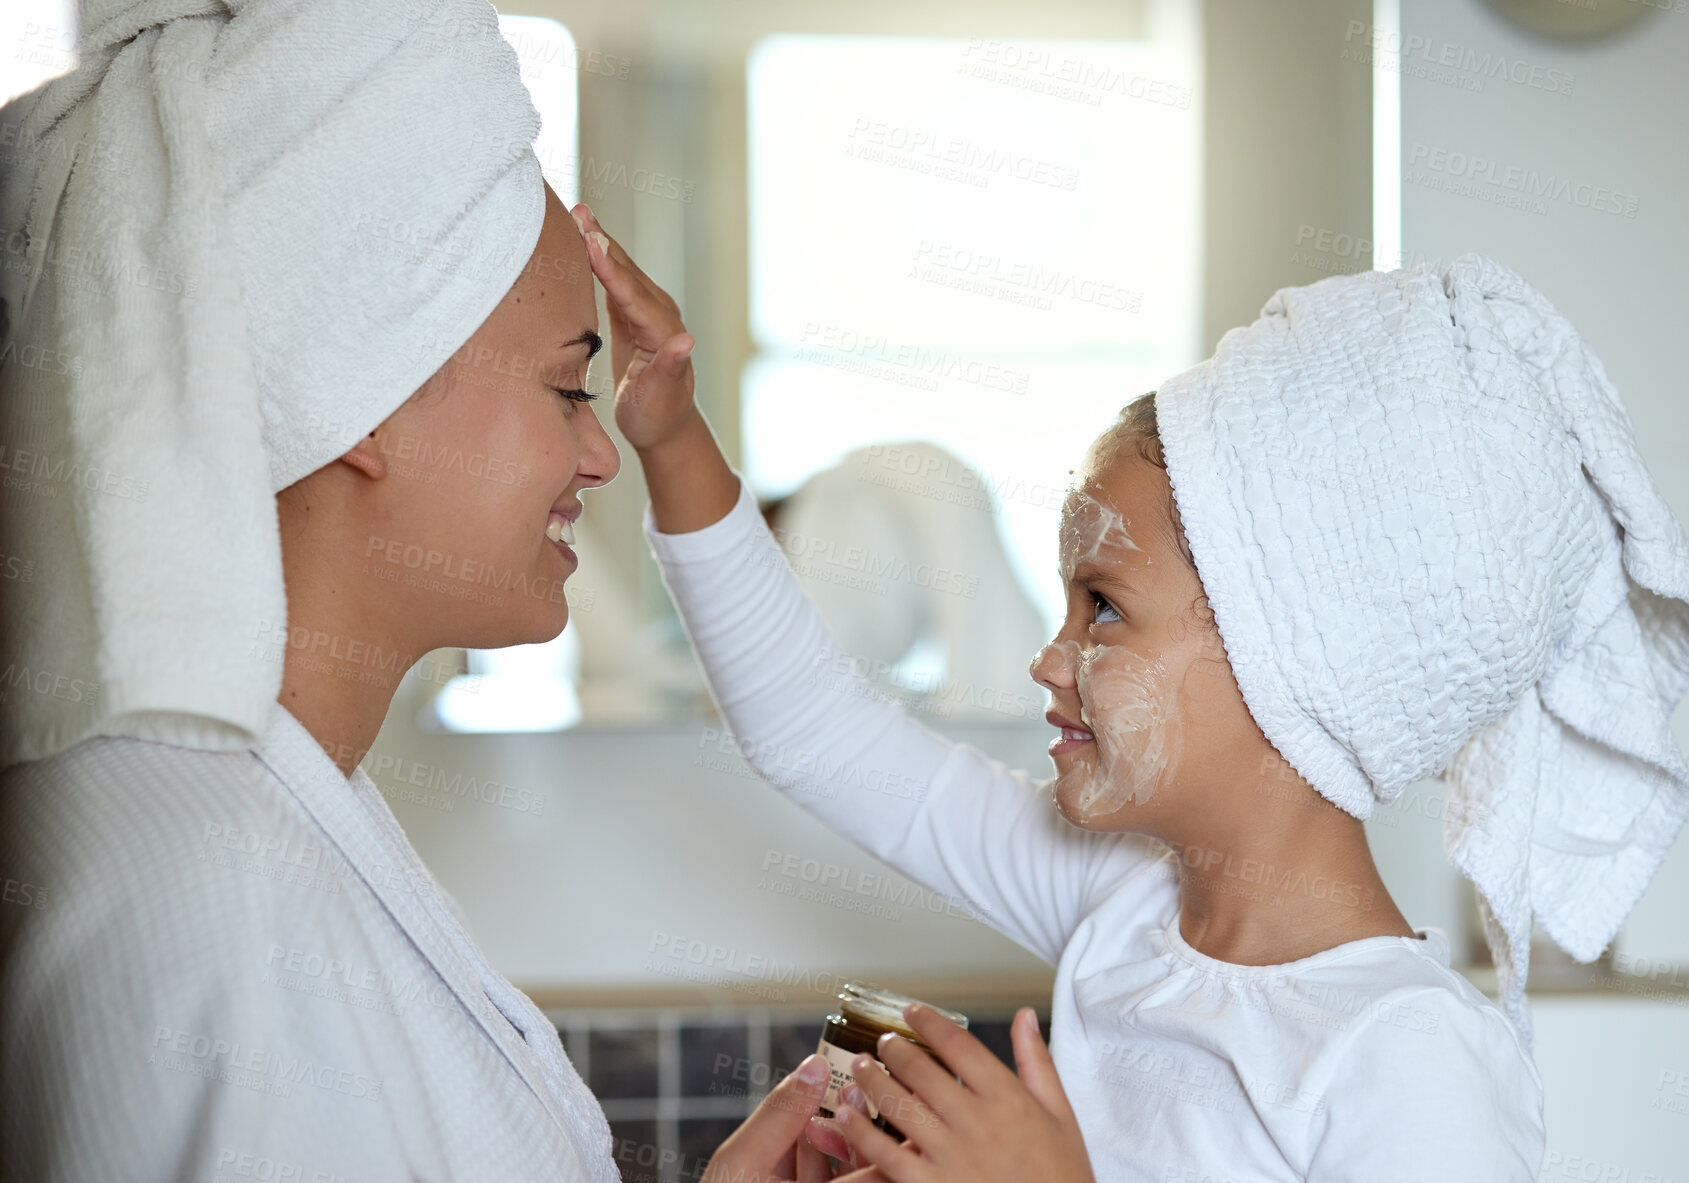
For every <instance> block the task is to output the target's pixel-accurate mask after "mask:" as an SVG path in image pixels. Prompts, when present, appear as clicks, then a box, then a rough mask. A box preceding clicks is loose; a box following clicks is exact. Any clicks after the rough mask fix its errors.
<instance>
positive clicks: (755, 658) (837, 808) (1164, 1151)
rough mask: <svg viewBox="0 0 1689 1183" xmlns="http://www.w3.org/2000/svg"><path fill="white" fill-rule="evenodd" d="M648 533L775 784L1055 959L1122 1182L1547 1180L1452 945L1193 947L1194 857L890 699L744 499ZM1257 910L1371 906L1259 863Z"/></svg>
mask: <svg viewBox="0 0 1689 1183" xmlns="http://www.w3.org/2000/svg"><path fill="white" fill-rule="evenodd" d="M645 529H646V534H647V537H648V539H649V541H650V543H651V547H652V550H653V552H654V553H655V555H656V558H657V560H658V562H659V564H660V565H661V568H662V574H663V579H664V581H665V582H666V584H667V585H668V588H669V591H670V594H671V595H672V596H673V597H674V600H675V603H676V604H677V606H678V607H679V609H680V612H681V615H682V617H683V619H684V621H685V624H686V628H687V631H688V633H689V635H690V637H691V639H692V644H693V647H694V649H695V651H696V653H697V655H698V658H699V660H700V662H701V663H702V665H703V668H704V671H705V673H706V675H707V677H708V679H709V682H710V686H711V690H712V692H713V694H714V695H715V699H716V702H717V704H718V705H719V707H720V708H721V711H722V715H723V717H724V719H725V721H726V722H727V724H728V726H729V727H730V728H731V729H732V730H733V732H734V735H735V737H736V740H737V743H738V746H739V749H740V751H741V752H742V753H743V755H744V756H745V758H746V759H747V760H748V761H749V762H750V763H751V764H752V766H753V767H754V768H756V770H757V771H758V772H759V773H760V774H761V775H762V776H764V777H765V778H766V779H767V780H768V781H769V782H770V783H772V784H774V785H775V786H777V787H778V788H780V789H781V790H783V791H784V792H786V793H787V794H788V795H790V796H791V797H792V799H793V800H795V801H797V802H798V803H800V804H802V805H803V806H804V807H805V808H806V809H808V810H809V811H811V812H812V813H814V814H815V815H817V816H818V817H819V818H821V819H822V820H823V821H825V822H826V823H827V824H828V825H829V826H831V827H832V828H833V829H835V830H837V831H838V832H840V833H842V834H844V835H846V836H847V837H849V838H851V839H852V840H854V841H855V842H857V843H858V844H860V845H861V846H862V847H863V848H865V849H866V850H868V851H869V852H871V853H872V854H874V855H875V856H877V857H878V858H880V859H882V860H884V861H885V862H887V863H888V864H890V865H891V866H893V867H895V868H897V869H898V870H899V871H901V872H902V873H903V874H905V875H907V876H908V877H910V878H911V879H914V880H917V881H919V882H921V883H923V884H924V885H925V886H927V887H928V888H930V889H931V890H933V891H934V892H939V893H943V894H945V895H947V896H950V897H953V898H956V899H958V900H960V901H964V902H965V905H966V908H967V909H971V912H972V914H975V915H978V916H980V917H982V918H983V919H984V920H985V922H987V923H989V924H990V925H991V926H992V927H994V928H996V929H997V930H998V931H1000V932H1002V933H1003V934H1004V935H1006V936H1008V937H1009V938H1010V939H1012V940H1014V941H1015V942H1017V943H1018V944H1020V945H1022V946H1024V947H1025V948H1027V949H1029V950H1031V951H1032V952H1033V953H1035V954H1037V955H1038V956H1039V957H1041V958H1043V959H1044V960H1045V961H1046V962H1049V963H1051V964H1053V965H1054V966H1056V984H1055V993H1054V997H1053V998H1052V1000H1051V1022H1050V1050H1051V1053H1052V1055H1053V1056H1054V1059H1055V1063H1056V1066H1057V1068H1058V1070H1059V1071H1060V1074H1061V1079H1062V1083H1063V1085H1064V1087H1065V1088H1066V1090H1067V1095H1068V1097H1069V1099H1070V1100H1071V1102H1072V1104H1073V1107H1074V1110H1075V1112H1076V1114H1077V1116H1078V1119H1079V1124H1080V1126H1081V1128H1082V1130H1083V1132H1084V1135H1085V1144H1086V1147H1087V1149H1088V1151H1089V1153H1090V1156H1091V1162H1092V1164H1093V1166H1094V1169H1095V1173H1096V1177H1097V1179H1098V1180H1099V1181H1106V1183H1126V1181H1128V1180H1130V1181H1134V1183H1136V1181H1139V1180H1143V1181H1151V1180H1153V1181H1156V1183H1268V1181H1271V1183H1287V1181H1290V1180H1316V1181H1321V1183H1396V1181H1400V1183H1408V1181H1410V1180H1411V1181H1414V1183H1422V1181H1426V1180H1436V1181H1437V1183H1467V1181H1470V1183H1513V1181H1515V1180H1517V1181H1518V1183H1529V1181H1532V1180H1535V1179H1536V1178H1537V1172H1538V1169H1539V1166H1540V1164H1541V1161H1542V1155H1543V1149H1544V1139H1545V1135H1544V1128H1543V1116H1542V1114H1543V1102H1542V1082H1541V1078H1540V1077H1539V1076H1538V1074H1537V1070H1536V1066H1535V1065H1534V1064H1533V1063H1532V1061H1531V1057H1530V1054H1529V1053H1528V1051H1527V1050H1526V1049H1525V1048H1524V1047H1523V1046H1522V1045H1521V1044H1520V1041H1519V1039H1518V1036H1517V1035H1516V1034H1515V1032H1514V1029H1513V1027H1512V1025H1511V1024H1509V1023H1508V1022H1507V1020H1506V1018H1505V1017H1504V1016H1503V1015H1502V1013H1501V1011H1500V1010H1499V1009H1498V1008H1497V1007H1496V1006H1495V1005H1494V1004H1493V1003H1491V1002H1490V1001H1489V1000H1487V999H1486V998H1485V997H1484V996H1483V994H1482V993H1480V992H1479V991H1478V990H1477V989H1476V988H1475V987H1474V986H1472V984H1471V983H1469V982H1468V981H1467V980H1466V979H1465V978H1463V977H1462V976H1461V975H1460V974H1458V973H1456V972H1455V971H1454V970H1453V969H1451V968H1450V965H1449V950H1448V940H1447V937H1446V935H1445V934H1444V933H1443V932H1442V931H1441V930H1438V929H1435V928H1430V929H1425V930H1421V936H1422V939H1415V938H1409V937H1390V936H1382V937H1370V938H1367V939H1364V940H1358V941H1351V942H1348V943H1346V944H1342V945H1339V946H1337V947H1335V948H1331V949H1327V950H1325V951H1323V952H1320V953H1316V954H1314V955H1313V956H1311V957H1305V958H1302V959H1300V960H1298V961H1292V962H1287V963H1285V964H1281V965H1265V966H1244V965H1234V964H1230V963H1226V962H1221V961H1217V960H1215V959H1213V958H1211V957H1207V956H1205V955H1203V954H1202V953H1200V952H1198V951H1197V950H1195V949H1193V948H1192V947H1191V946H1190V945H1189V944H1187V943H1186V941H1185V940H1184V939H1183V937H1182V936H1181V935H1180V933H1179V924H1178V917H1179V891H1178V884H1177V874H1176V856H1175V855H1174V854H1173V853H1172V852H1171V851H1170V850H1169V849H1168V848H1167V847H1166V846H1165V845H1163V844H1160V843H1158V842H1155V841H1154V840H1152V839H1148V838H1144V837H1142V836H1138V835H1131V834H1099V833H1092V832H1088V831H1084V830H1081V829H1079V828H1077V827H1074V826H1072V825H1070V824H1069V823H1068V822H1067V821H1066V820H1065V819H1064V818H1062V817H1061V815H1060V814H1059V813H1058V812H1057V811H1056V809H1055V806H1054V804H1053V802H1052V801H1051V799H1050V795H1049V792H1048V790H1047V788H1046V787H1045V786H1044V785H1042V784H1040V783H1038V782H1037V781H1035V780H1034V779H1033V778H1032V777H1030V776H1029V775H1028V774H1027V773H1025V772H1021V771H1015V770H1011V769H1009V768H1007V767H1006V766H1004V764H1003V763H1002V762H1000V761H997V760H994V759H991V758H989V757H987V756H986V755H985V754H984V753H982V752H980V751H979V750H978V749H976V748H974V747H972V746H970V745H968V744H964V743H957V742H954V741H952V740H949V739H947V738H945V737H943V736H941V735H939V734H937V733H936V732H934V731H932V730H931V729H929V728H927V727H925V726H923V725H922V724H921V723H919V722H918V721H916V720H915V719H913V718H912V717H910V715H909V714H908V713H906V712H905V711H904V709H903V708H901V707H899V706H897V705H895V704H892V703H889V702H886V701H885V700H883V699H881V698H880V697H878V696H877V695H876V694H875V693H874V691H873V690H872V689H871V688H870V687H869V685H868V684H867V683H866V682H865V681H864V680H863V679H862V678H860V677H858V676H857V675H856V674H854V673H853V672H852V661H851V657H850V655H848V654H844V653H840V652H838V651H837V650H836V649H835V648H834V646H833V645H832V642H831V638H830V636H829V633H828V630H827V628H826V625H825V624H824V623H823V621H822V620H821V618H820V616H819V614H818V613H817V612H816V610H815V608H814V606H813V605H812V604H811V603H810V602H809V601H808V599H807V598H806V597H805V596H804V595H803V592H802V590H801V588H800V586H799V584H798V582H797V580H796V579H795V577H794V576H793V575H792V572H791V570H790V568H789V566H788V564H787V561H786V557H785V555H784V553H783V552H782V551H781V549H780V547H779V545H778V544H777V543H776V542H775V540H774V538H773V535H772V534H771V533H770V531H769V530H768V528H767V526H766V525H765V523H764V521H763V519H762V516H761V514H760V512H759V511H758V508H757V505H756V502H755V499H754V498H753V497H752V496H751V494H750V492H749V490H748V489H747V488H746V487H745V486H744V483H743V482H742V481H741V484H740V495H739V500H738V503H737V504H736V505H735V506H734V508H733V509H732V511H730V512H729V513H728V514H727V516H726V517H724V518H723V519H721V520H720V521H718V522H716V523H714V524H713V525H710V526H708V527H706V528H704V529H702V530H697V531H694V532H691V533H686V534H663V533H660V532H658V531H657V530H656V528H655V525H654V523H653V521H652V518H651V515H650V510H649V508H647V510H646V516H645ZM1208 874H1209V875H1210V876H1212V877H1217V878H1219V879H1221V880H1222V881H1224V880H1226V879H1230V880H1232V881H1233V883H1234V885H1235V889H1236V890H1238V891H1240V892H1245V891H1250V890H1256V889H1259V888H1260V887H1262V886H1265V885H1267V884H1271V885H1272V886H1273V887H1274V888H1275V890H1277V891H1280V892H1283V891H1292V892H1295V891H1305V892H1308V893H1310V894H1314V895H1316V896H1317V895H1318V894H1319V893H1322V892H1324V893H1329V892H1332V891H1338V890H1348V888H1346V887H1345V886H1344V885H1340V884H1335V883H1331V882H1329V881H1324V880H1322V879H1320V878H1318V877H1315V878H1313V879H1309V878H1308V877H1307V875H1306V873H1305V872H1300V871H1298V870H1296V869H1295V868H1275V867H1271V866H1268V865H1263V864H1260V863H1255V862H1253V861H1245V862H1239V863H1237V864H1235V865H1232V864H1230V863H1228V864H1226V865H1224V866H1216V867H1210V868H1208Z"/></svg>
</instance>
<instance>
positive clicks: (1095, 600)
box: [1091, 592, 1125, 624]
mask: <svg viewBox="0 0 1689 1183" xmlns="http://www.w3.org/2000/svg"><path fill="white" fill-rule="evenodd" d="M1091 604H1092V606H1093V607H1096V608H1106V609H1108V610H1109V611H1110V612H1112V613H1114V619H1115V620H1124V619H1125V617H1123V616H1122V615H1121V614H1120V609H1118V608H1116V607H1115V606H1114V605H1113V604H1111V603H1109V602H1108V600H1107V599H1105V598H1104V597H1103V596H1101V595H1099V594H1098V593H1096V592H1092V593H1091ZM1091 623H1093V624H1113V623H1114V621H1112V620H1105V621H1099V620H1095V619H1093V620H1092V622H1091Z"/></svg>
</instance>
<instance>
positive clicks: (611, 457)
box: [579, 407, 622, 489]
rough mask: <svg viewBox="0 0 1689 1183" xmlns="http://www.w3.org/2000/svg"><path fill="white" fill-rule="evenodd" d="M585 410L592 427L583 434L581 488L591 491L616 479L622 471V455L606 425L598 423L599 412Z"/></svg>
mask: <svg viewBox="0 0 1689 1183" xmlns="http://www.w3.org/2000/svg"><path fill="white" fill-rule="evenodd" d="M584 409H585V410H586V411H587V416H586V417H587V418H588V419H590V420H592V425H591V426H590V427H588V428H586V429H585V430H584V431H582V432H581V436H582V439H581V466H580V469H579V473H580V475H581V476H582V477H583V478H585V479H584V480H582V481H581V487H582V488H587V489H591V488H596V487H597V486H599V485H607V484H609V483H610V482H611V481H613V480H615V479H616V474H617V473H618V472H620V471H621V470H622V454H621V452H620V450H619V449H617V447H616V441H615V440H613V439H611V438H610V433H609V432H607V431H605V430H604V424H602V423H600V422H599V421H598V414H597V412H595V411H594V410H593V409H592V408H591V407H587V408H584Z"/></svg>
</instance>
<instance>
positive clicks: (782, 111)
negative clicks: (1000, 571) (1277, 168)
mask: <svg viewBox="0 0 1689 1183" xmlns="http://www.w3.org/2000/svg"><path fill="white" fill-rule="evenodd" d="M1177 8H1178V6H1171V5H1170V6H1161V7H1160V8H1159V10H1158V11H1159V12H1160V13H1161V16H1160V17H1159V18H1158V20H1157V21H1155V22H1152V24H1151V28H1150V33H1151V36H1150V37H1149V38H1147V39H1145V40H1141V41H1056V40H1025V39H1019V40H1001V41H997V40H991V39H989V38H963V37H956V38H925V37H922V38H912V37H895V38H894V37H873V36H811V35H801V36H800V35H785V34H780V35H775V36H770V37H767V38H764V39H763V40H761V41H760V42H759V43H758V44H757V45H756V46H755V47H754V49H753V51H752V53H751V55H750V59H749V63H748V77H747V90H748V95H747V105H748V122H749V134H748V143H747V154H748V172H749V187H748V188H749V206H750V208H749V252H750V266H749V281H750V282H749V290H750V305H751V307H750V326H751V334H752V338H753V340H754V342H755V345H756V353H755V355H754V356H753V358H752V359H751V361H750V363H749V364H748V365H747V366H746V368H745V370H744V374H743V385H742V414H743V419H742V422H743V444H744V468H745V473H746V476H747V479H748V480H749V481H750V482H751V484H752V487H753V489H754V491H755V492H756V493H757V494H758V495H759V496H760V497H763V498H779V497H782V496H784V495H786V494H790V493H792V492H793V491H794V490H798V489H800V487H801V486H803V484H804V483H805V482H806V481H807V480H809V479H810V478H812V477H814V476H815V475H816V474H817V473H821V472H822V471H823V470H827V469H829V468H836V467H837V466H839V465H840V463H841V462H844V463H845V464H847V465H849V466H852V467H853V468H854V476H853V479H854V480H855V481H856V482H857V484H855V485H854V486H851V485H849V484H848V483H843V484H838V485H835V486H834V487H835V489H845V490H848V489H850V488H852V487H854V488H857V489H860V488H861V487H862V485H863V483H864V482H866V483H871V484H874V485H880V486H894V485H898V484H900V483H901V484H903V485H909V484H910V481H911V478H913V479H914V481H915V482H916V486H918V488H919V490H920V496H922V497H925V498H928V499H950V500H952V501H954V502H955V503H958V504H967V505H970V506H975V507H979V508H980V509H981V512H983V513H985V514H986V515H987V516H988V517H993V518H994V519H995V523H996V526H997V530H998V536H999V538H1000V540H1001V543H1002V547H1003V550H1004V552H1005V553H1006V555H1007V557H1008V559H1009V562H1010V565H1011V567H1012V568H1013V569H1014V571H1015V572H1016V574H1017V577H1018V579H1019V581H1020V583H1021V585H1022V586H1023V587H1024V589H1025V591H1026V592H1027V593H1028V595H1029V596H1030V597H1031V600H1032V602H1033V603H1034V604H1035V605H1036V607H1037V609H1038V611H1039V612H1040V613H1041V614H1042V615H1043V617H1044V624H1045V625H1046V626H1049V625H1053V624H1054V622H1055V620H1056V619H1057V617H1059V615H1060V613H1061V611H1062V608H1061V603H1060V596H1059V590H1058V588H1057V586H1056V581H1055V577H1054V572H1055V569H1056V521H1057V515H1058V512H1059V508H1060V504H1061V498H1062V493H1063V491H1064V489H1065V487H1066V484H1067V481H1068V476H1069V470H1071V469H1072V468H1073V467H1075V465H1076V464H1077V462H1078V460H1079V456H1080V453H1081V451H1082V449H1083V448H1084V446H1085V444H1086V443H1087V442H1088V441H1089V440H1090V439H1091V438H1092V437H1093V436H1094V435H1095V434H1096V433H1097V432H1098V431H1099V430H1100V429H1101V428H1102V427H1104V426H1106V424H1107V423H1108V422H1109V421H1110V420H1111V419H1112V418H1113V416H1114V415H1115V413H1116V412H1117V411H1118V410H1119V409H1120V408H1121V407H1122V406H1124V405H1125V404H1126V403H1127V402H1129V401H1130V400H1131V399H1133V398H1135V397H1137V396H1138V395H1141V394H1145V393H1147V392H1149V391H1150V390H1152V389H1154V387H1155V384H1156V382H1157V381H1159V380H1160V379H1161V378H1163V377H1165V376H1166V375H1168V374H1171V373H1174V372H1176V371H1178V370H1180V369H1183V368H1185V367H1187V366H1189V365H1192V364H1194V363H1195V362H1196V361H1198V360H1200V356H1201V354H1200V351H1199V350H1200V343H1199V336H1200V323H1199V300H1200V295H1201V292H1200V280H1201V273H1202V268H1201V223H1202V196H1201V175H1200V174H1201V126H1202V121H1201V93H1200V79H1199V76H1198V72H1199V68H1200V67H1199V62H1200V57H1199V52H1198V49H1197V45H1196V34H1195V33H1194V31H1193V29H1192V27H1191V25H1190V24H1189V17H1188V14H1183V15H1182V14H1181V13H1180V12H1178V11H1177ZM910 445H914V446H910ZM916 486H911V487H916ZM982 486H983V487H982ZM993 507H994V509H993ZM863 541H864V542H866V543H868V544H869V545H870V546H871V543H872V540H863ZM808 545H809V544H806V546H805V548H806V549H807V547H808ZM824 545H825V544H824ZM833 549H834V548H831V547H828V550H829V551H832V550H833ZM788 553H789V554H791V553H792V550H791V547H790V546H788ZM793 557H794V560H796V559H797V558H799V557H800V556H798V555H794V556H793ZM880 565H881V566H888V565H889V564H888V563H885V562H882V563H881V564H880ZM850 574H851V573H850V572H846V571H843V570H841V571H839V572H828V573H827V577H829V578H830V577H832V576H834V575H836V576H837V577H838V579H841V580H842V579H844V578H846V576H847V575H850ZM855 574H856V575H862V573H861V572H856V573H855ZM863 577H864V578H866V576H863ZM962 578H963V582H964V584H965V583H966V580H967V574H966V572H963V575H962ZM916 657H918V655H912V658H911V659H912V660H913V659H915V658H916ZM1018 660H1019V661H1020V663H1021V665H1020V668H1021V669H1022V670H1024V657H1022V658H1020V659H1018ZM1021 677H1022V680H1024V674H1022V675H1021Z"/></svg>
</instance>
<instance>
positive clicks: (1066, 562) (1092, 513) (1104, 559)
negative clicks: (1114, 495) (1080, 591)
mask: <svg viewBox="0 0 1689 1183" xmlns="http://www.w3.org/2000/svg"><path fill="white" fill-rule="evenodd" d="M1126 525H1127V523H1126V519H1125V518H1123V517H1121V516H1120V514H1119V513H1117V512H1116V511H1115V510H1114V509H1113V508H1112V507H1110V506H1107V505H1104V504H1103V503H1102V502H1101V501H1098V500H1097V499H1096V498H1095V497H1092V496H1091V495H1090V494H1089V493H1087V492H1085V491H1084V490H1083V489H1075V490H1073V491H1072V492H1070V493H1069V494H1068V496H1067V503H1066V504H1065V505H1064V506H1063V507H1062V520H1061V569H1062V578H1063V579H1064V580H1071V579H1072V578H1073V572H1074V569H1075V568H1077V567H1078V566H1079V564H1080V563H1083V562H1087V561H1089V562H1091V563H1093V564H1095V565H1097V566H1101V567H1108V566H1112V565H1114V564H1117V563H1137V562H1142V563H1145V564H1147V563H1149V562H1150V561H1151V560H1150V557H1149V555H1148V554H1146V553H1145V552H1144V549H1143V548H1142V547H1140V546H1139V545H1138V544H1137V543H1136V542H1134V541H1133V540H1132V535H1131V534H1130V533H1128V532H1127V529H1126Z"/></svg>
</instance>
